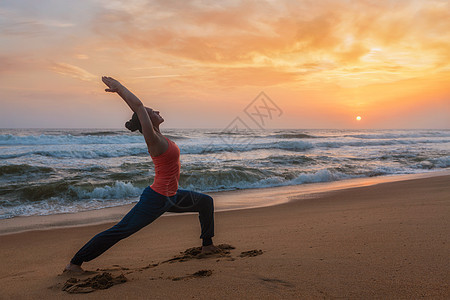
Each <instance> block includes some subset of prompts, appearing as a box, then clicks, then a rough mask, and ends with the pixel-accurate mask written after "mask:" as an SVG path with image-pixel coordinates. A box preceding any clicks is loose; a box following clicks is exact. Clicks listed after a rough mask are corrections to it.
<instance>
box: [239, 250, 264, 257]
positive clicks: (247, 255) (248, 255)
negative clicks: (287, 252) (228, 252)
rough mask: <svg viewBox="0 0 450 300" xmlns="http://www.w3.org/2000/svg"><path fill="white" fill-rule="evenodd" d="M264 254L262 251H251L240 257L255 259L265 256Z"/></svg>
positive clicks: (243, 253) (242, 253)
mask: <svg viewBox="0 0 450 300" xmlns="http://www.w3.org/2000/svg"><path fill="white" fill-rule="evenodd" d="M263 253H264V252H263V251H262V250H250V251H244V252H241V254H240V255H239V256H240V257H253V256H258V255H261V254H263Z"/></svg>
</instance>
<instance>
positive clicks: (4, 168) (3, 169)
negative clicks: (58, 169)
mask: <svg viewBox="0 0 450 300" xmlns="http://www.w3.org/2000/svg"><path fill="white" fill-rule="evenodd" d="M53 171H54V170H53V169H52V168H48V167H37V166H30V165H27V164H21V165H1V166H0V176H3V175H8V176H14V175H23V174H30V173H32V174H34V175H37V173H41V174H42V173H44V174H48V173H51V172H53Z"/></svg>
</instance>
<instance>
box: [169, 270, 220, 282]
mask: <svg viewBox="0 0 450 300" xmlns="http://www.w3.org/2000/svg"><path fill="white" fill-rule="evenodd" d="M211 275H212V270H200V271H197V272H195V273H194V274H189V275H186V276H181V277H167V279H172V281H178V280H183V279H184V280H187V279H192V278H202V277H208V276H211Z"/></svg>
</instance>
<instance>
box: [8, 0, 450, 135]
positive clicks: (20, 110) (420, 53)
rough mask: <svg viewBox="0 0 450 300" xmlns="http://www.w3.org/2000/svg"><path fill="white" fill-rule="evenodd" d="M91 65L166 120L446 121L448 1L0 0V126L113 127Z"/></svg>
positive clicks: (113, 112)
mask: <svg viewBox="0 0 450 300" xmlns="http://www.w3.org/2000/svg"><path fill="white" fill-rule="evenodd" d="M102 75H107V76H112V77H114V78H116V79H118V80H120V81H121V82H122V83H123V84H124V85H126V86H127V87H128V88H129V89H130V90H132V91H133V92H134V93H135V94H136V95H137V96H138V97H139V98H140V99H141V100H142V101H143V102H144V104H145V105H147V106H150V107H152V108H155V109H157V110H159V111H160V112H161V115H162V116H163V117H164V118H165V119H166V123H165V124H164V126H165V127H167V128H199V127H201V128H205V127H207V128H224V127H225V126H227V125H228V124H229V123H230V121H232V120H233V119H234V118H235V117H238V116H245V114H244V112H243V110H244V109H245V107H246V106H247V105H248V104H249V103H250V102H251V101H252V100H253V99H254V98H255V97H256V96H257V95H258V94H259V93H260V92H261V91H264V92H265V93H266V94H267V95H268V96H269V97H270V98H271V99H272V100H273V101H274V102H275V103H276V104H277V105H278V107H279V108H280V109H281V110H282V111H283V114H282V115H281V116H280V117H279V118H277V119H274V120H273V121H272V122H271V123H270V124H268V127H272V128H350V129H352V128H354V129H357V128H450V1H422V0H420V1H406V0H405V1H383V0H380V1H360V0H358V1H346V0H340V1H338V0H336V1H328V0H325V1H312V0H311V1H293V0H284V1H282V0H279V1H275V0H271V1H268V0H267V1H199V0H197V1H170V0H169V1H168V0H160V1H145V0H131V1H115V0H109V1H107V0H83V1H73V0H71V1H65V0H51V1H50V0H40V1H35V0H11V1H9V0H6V1H5V0H2V1H1V2H0V128H15V127H39V128H55V127H56V128H72V127H80V128H84V127H90V128H120V127H123V123H124V122H125V121H126V120H127V119H129V117H130V116H131V113H130V111H129V109H128V107H127V106H126V104H125V103H124V102H123V101H121V100H120V98H119V97H118V96H117V95H112V94H108V93H105V92H104V88H105V87H104V86H103V83H102V82H101V79H100V78H101V76H102ZM357 116H361V120H360V121H357V120H356V117H357Z"/></svg>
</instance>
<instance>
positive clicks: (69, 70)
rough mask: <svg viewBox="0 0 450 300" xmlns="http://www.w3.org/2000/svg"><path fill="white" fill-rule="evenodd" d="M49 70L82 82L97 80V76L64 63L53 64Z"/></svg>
mask: <svg viewBox="0 0 450 300" xmlns="http://www.w3.org/2000/svg"><path fill="white" fill-rule="evenodd" d="M50 69H51V70H52V71H54V72H56V73H58V74H61V75H64V76H70V77H72V78H76V79H79V80H83V81H94V80H98V78H99V76H96V75H94V74H91V73H89V72H88V71H86V70H84V69H82V68H80V67H77V66H73V65H70V64H66V63H54V64H53V65H52V66H51V67H50Z"/></svg>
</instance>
